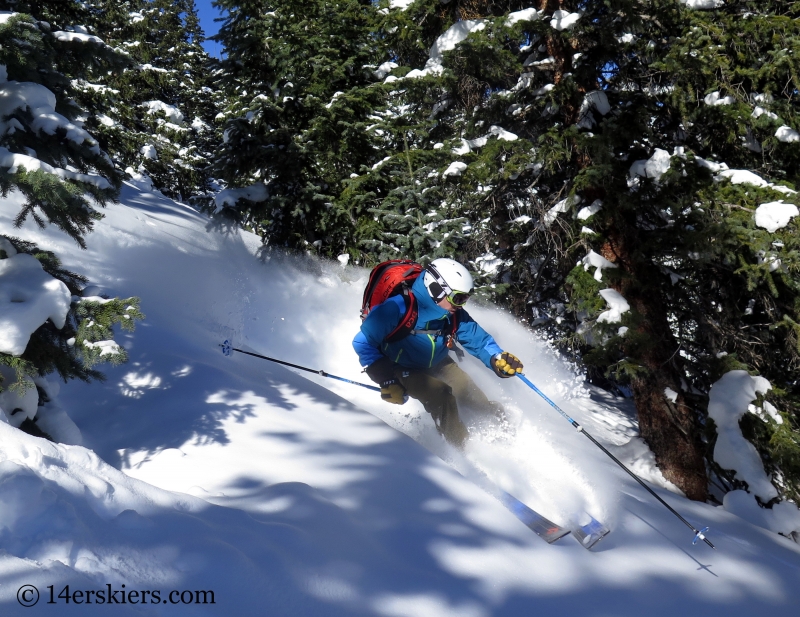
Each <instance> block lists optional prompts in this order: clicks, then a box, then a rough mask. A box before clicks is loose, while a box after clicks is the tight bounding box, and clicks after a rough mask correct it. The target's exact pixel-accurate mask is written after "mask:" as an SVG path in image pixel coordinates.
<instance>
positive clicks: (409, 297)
mask: <svg viewBox="0 0 800 617" xmlns="http://www.w3.org/2000/svg"><path fill="white" fill-rule="evenodd" d="M403 301H404V302H405V306H406V312H405V315H403V316H402V317H401V318H400V323H398V324H397V327H396V328H395V329H394V330H392V331H391V332H389V334H388V335H387V336H386V338H385V339H384V341H386V342H387V343H394V342H396V341H399V340H401V339H404V338H405V337H407V336H408V335H409V334H410V333H411V330H413V329H414V326H415V325H416V324H417V318H418V317H419V310H418V308H417V299H416V298H415V297H414V294H413V293H411V290H410V289H408V288H406V289H404V290H403Z"/></svg>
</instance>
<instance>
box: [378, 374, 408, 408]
mask: <svg viewBox="0 0 800 617" xmlns="http://www.w3.org/2000/svg"><path fill="white" fill-rule="evenodd" d="M381 398H382V399H383V400H384V401H386V402H387V403H394V404H395V405H402V404H403V403H405V402H406V401H407V400H408V394H406V389H405V388H404V387H403V386H401V385H400V383H399V382H398V381H397V380H396V379H390V380H389V381H384V382H383V383H382V384H381Z"/></svg>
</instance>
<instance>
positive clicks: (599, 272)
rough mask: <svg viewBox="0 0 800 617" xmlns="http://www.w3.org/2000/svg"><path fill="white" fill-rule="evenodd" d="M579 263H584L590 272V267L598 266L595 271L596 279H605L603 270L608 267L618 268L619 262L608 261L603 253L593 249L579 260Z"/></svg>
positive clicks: (586, 269)
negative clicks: (600, 253)
mask: <svg viewBox="0 0 800 617" xmlns="http://www.w3.org/2000/svg"><path fill="white" fill-rule="evenodd" d="M578 264H579V265H580V264H583V269H584V270H585V271H586V272H588V271H589V268H596V269H595V271H594V280H596V281H601V280H603V270H605V269H606V268H617V267H619V266H617V264H615V263H612V262H610V261H608V259H606V258H605V257H603V256H602V255H599V254H598V253H595V252H594V251H593V250H591V249H590V250H589V252H588V253H587V254H586V256H585V257H584V258H583V259H581V261H579V262H578Z"/></svg>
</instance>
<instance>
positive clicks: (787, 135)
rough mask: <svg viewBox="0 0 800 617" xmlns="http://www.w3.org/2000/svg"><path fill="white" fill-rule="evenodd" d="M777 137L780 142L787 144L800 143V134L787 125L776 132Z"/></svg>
mask: <svg viewBox="0 0 800 617" xmlns="http://www.w3.org/2000/svg"><path fill="white" fill-rule="evenodd" d="M775 137H777V138H778V141H782V142H784V143H787V144H789V143H795V142H798V141H800V133H798V132H797V131H795V130H794V129H793V128H791V127H789V126H786V125H783V126H781V127H780V128H779V129H778V130H777V131H775Z"/></svg>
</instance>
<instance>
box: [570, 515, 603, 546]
mask: <svg viewBox="0 0 800 617" xmlns="http://www.w3.org/2000/svg"><path fill="white" fill-rule="evenodd" d="M609 533H611V530H610V529H609V528H608V527H606V526H605V525H603V524H602V523H601V522H600V521H597V520H595V519H594V518H592V519H591V520H590V521H589V522H588V523H586V524H585V525H581V526H580V527H578V528H577V529H573V530H572V535H573V536H574V537H575V539H576V540H577V541H578V542H580V544H581V546H582V547H583V548H585V549H590V548H592V547H593V546H594V545H595V544H597V543H598V542H600V540H602V539H603V538H605V537H606V536H607V535H608V534H609Z"/></svg>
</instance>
